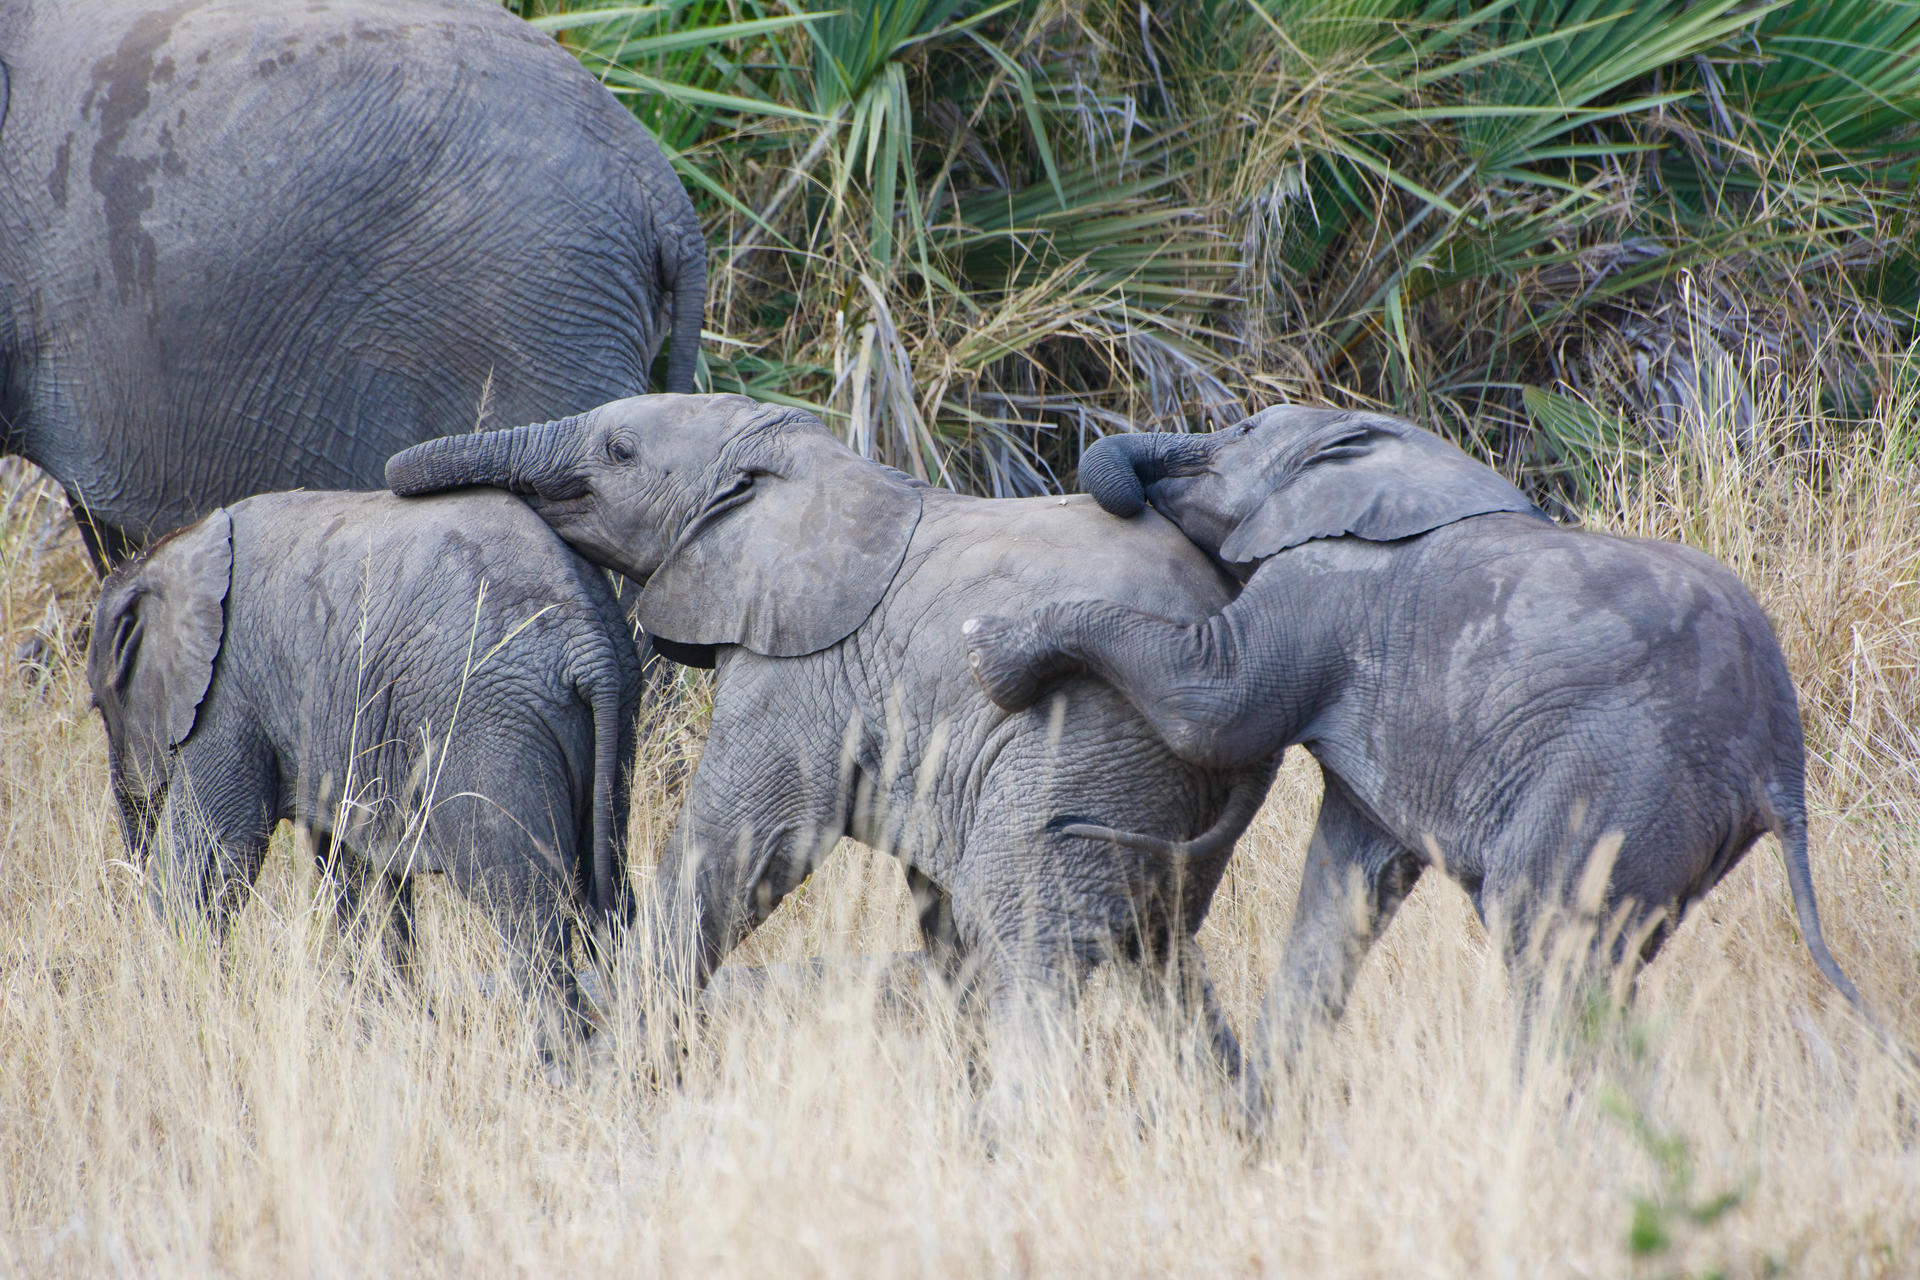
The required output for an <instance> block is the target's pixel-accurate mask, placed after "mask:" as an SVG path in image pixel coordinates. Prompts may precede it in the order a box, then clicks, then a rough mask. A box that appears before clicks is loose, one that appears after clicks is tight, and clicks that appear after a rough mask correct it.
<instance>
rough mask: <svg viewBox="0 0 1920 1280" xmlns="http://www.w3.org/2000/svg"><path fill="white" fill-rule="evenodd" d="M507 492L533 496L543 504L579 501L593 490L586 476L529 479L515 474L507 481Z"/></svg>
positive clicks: (528, 496)
mask: <svg viewBox="0 0 1920 1280" xmlns="http://www.w3.org/2000/svg"><path fill="white" fill-rule="evenodd" d="M507 492H508V493H511V494H512V495H513V496H514V497H516V498H532V499H534V500H536V501H538V502H539V503H541V504H543V505H544V504H549V503H551V504H556V505H557V504H563V503H578V502H579V501H580V500H581V499H583V498H586V497H587V496H588V495H589V494H590V493H591V492H592V486H591V485H589V484H588V483H587V480H586V477H584V476H564V477H562V478H560V479H558V480H550V479H545V478H542V479H538V480H529V479H524V478H522V477H519V476H515V477H513V478H512V479H509V480H508V481H507Z"/></svg>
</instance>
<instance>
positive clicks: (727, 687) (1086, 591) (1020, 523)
mask: <svg viewBox="0 0 1920 1280" xmlns="http://www.w3.org/2000/svg"><path fill="white" fill-rule="evenodd" d="M387 477H388V480H389V482H390V483H391V484H392V485H393V487H394V489H395V490H396V491H397V492H400V493H404V494H416V493H427V492H431V491H434V490H438V489H444V488H449V487H454V486H459V485H467V484H497V485H501V486H504V487H506V488H509V489H511V490H512V491H514V492H516V493H519V494H522V495H524V496H525V498H526V500H527V501H528V502H529V503H530V504H531V505H532V506H533V508H534V510H535V511H537V512H538V513H539V514H540V515H541V516H543V517H544V518H545V519H546V520H547V521H548V523H549V524H551V525H552V526H553V528H554V529H555V530H556V531H557V532H558V533H559V534H560V536H561V537H562V538H564V539H566V540H567V541H568V542H570V543H572V544H573V546H574V547H576V548H577V549H579V550H580V551H582V552H584V553H585V554H586V555H587V556H588V558H590V559H592V560H595V561H598V562H599V563H601V564H603V565H605V566H607V567H609V568H613V569H617V570H619V571H620V572H621V573H624V574H626V575H628V576H629V577H631V578H633V579H635V580H636V581H641V580H644V581H645V582H646V584H647V585H646V587H645V589H644V591H643V592H642V593H641V596H640V603H639V616H640V620H641V622H642V623H643V624H644V625H645V626H646V628H647V630H648V631H649V632H650V633H651V634H654V635H657V636H662V637H665V638H666V639H668V640H670V641H675V642H678V643H680V644H682V645H687V646H718V647H719V651H718V673H719V683H718V689H717V692H716V695H715V701H714V713H713V727H712V731H711V733H710V735H709V737H708V739H707V744H706V748H705V751H704V753H703V754H702V756H701V760H700V765H699V769H698V771H697V773H696V774H695V777H694V780H693V784H692V791H691V794H690V795H689V797H688V799H687V802H686V807H685V809H684V811H683V812H682V814H681V816H680V820H679V822H678V825H677V826H676V827H675V829H674V832H673V835H672V838H671V840H670V842H669V844H668V848H667V851H666V854H665V856H664V858H663V860H662V862H661V865H660V873H659V875H660V881H661V885H662V893H663V900H662V906H661V909H660V911H659V912H658V914H657V915H656V917H655V924H654V925H653V931H654V934H655V937H654V943H655V946H654V949H653V952H652V954H654V955H657V956H658V957H660V963H661V964H662V965H663V966H664V969H665V972H666V973H667V975H668V976H669V977H670V978H671V979H672V980H673V981H674V982H675V983H677V984H679V985H681V986H683V987H689V988H690V987H697V986H698V985H699V984H701V983H703V982H704V981H705V980H706V979H707V977H708V976H709V975H710V974H711V973H712V972H713V969H714V967H715V966H716V965H717V964H718V963H719V962H720V960H721V958H722V957H723V956H724V955H725V954H726V953H727V951H728V950H729V949H730V948H732V947H733V946H734V945H735V944H736V943H738V942H739V941H740V940H741V939H742V938H743V937H744V936H745V935H746V933H747V932H748V931H750V930H751V929H752V928H753V927H754V926H755V925H756V924H758V923H759V922H760V921H761V920H763V919H765V918H766V916H767V914H768V913H769V912H770V911H772V910H773V908H774V906H775V905H777V904H778V903H779V901H780V900H781V898H782V897H783V896H784V895H786V894H787V893H788V892H789V891H790V890H792V889H793V888H795V887H796V886H797V885H798V884H800V882H801V881H802V880H803V879H804V878H805V877H806V875H807V874H808V872H809V870H810V869H811V868H812V867H813V866H814V864H815V863H816V862H817V861H818V860H819V859H820V858H821V857H823V856H824V855H825V854H826V853H827V852H828V851H830V850H831V849H832V847H833V845H834V843H835V842H836V841H837V840H838V839H839V838H840V837H841V836H842V835H850V836H852V837H854V838H855V839H858V840H861V841H863V842H865V843H867V844H869V845H871V846H873V847H875V848H877V849H881V850H885V851H889V852H892V853H894V854H896V855H897V856H899V857H900V858H901V859H902V860H903V861H904V862H905V863H906V864H907V866H908V868H909V871H908V878H909V881H910V883H912V884H913V885H914V887H915V890H916V897H917V899H918V900H919V902H920V905H921V908H922V915H921V924H922V929H923V931H924V933H925V934H926V936H927V939H928V944H929V947H930V949H932V950H934V951H935V952H936V954H937V956H938V957H939V958H940V959H941V960H942V961H943V962H944V963H946V964H948V965H950V966H954V965H958V964H960V963H961V961H962V959H963V958H964V959H965V960H966V961H967V962H968V964H969V965H970V966H972V967H973V968H974V969H975V970H976V971H978V972H980V973H981V975H982V978H983V981H982V983H981V988H980V989H982V990H983V991H984V993H985V994H986V996H987V1000H988V1007H989V1009H990V1010H991V1011H993V1012H994V1013H995V1014H997V1015H999V1016H1000V1017H1001V1018H1004V1017H1005V1016H1008V1015H1010V1014H1014V1013H1017V1012H1018V1011H1020V1010H1021V1009H1023V1008H1024V1007H1026V1006H1027V1004H1028V1001H1029V999H1030V998H1031V997H1033V996H1034V995H1035V994H1036V993H1037V992H1040V991H1052V992H1056V993H1066V992H1069V991H1070V990H1071V989H1072V986H1073V985H1074V981H1073V980H1074V978H1075V976H1076V975H1077V974H1079V973H1080V972H1082V971H1084V969H1085V968H1086V967H1087V966H1088V965H1090V964H1092V963H1094V962H1095V961H1097V960H1098V959H1099V958H1101V956H1102V955H1104V954H1106V953H1107V952H1108V951H1110V950H1116V949H1117V950H1118V951H1119V952H1120V953H1122V954H1128V955H1136V956H1142V957H1145V958H1150V959H1156V960H1159V961H1162V962H1167V963H1173V962H1179V963H1180V964H1181V966H1182V968H1183V969H1184V970H1185V971H1186V972H1188V973H1190V974H1192V975H1193V978H1194V980H1193V981H1192V982H1191V983H1186V982H1183V983H1182V988H1183V989H1184V990H1186V991H1187V992H1188V994H1189V995H1192V996H1194V997H1195V998H1197V999H1199V1000H1200V1001H1201V1002H1202V1003H1201V1006H1200V1007H1201V1008H1202V1009H1203V1010H1204V1011H1205V1015H1206V1016H1207V1017H1208V1018H1209V1019H1210V1030H1211V1032H1212V1034H1213V1036H1214V1040H1215V1043H1216V1045H1217V1047H1218V1048H1219V1051H1220V1052H1221V1054H1222V1055H1223V1057H1224V1058H1225V1059H1226V1060H1227V1061H1228V1062H1229V1064H1234V1063H1237V1058H1238V1049H1237V1046H1236V1045H1235V1043H1234V1040H1233V1037H1232V1034H1231V1032H1230V1031H1229V1030H1228V1029H1227V1027H1226V1024H1225V1022H1224V1021H1223V1020H1221V1019H1220V1018H1219V1016H1218V1012H1217V1010H1215V1009H1214V1008H1213V1006H1212V1004H1211V1000H1210V996H1209V995H1208V993H1207V991H1206V987H1205V982H1204V977H1203V976H1201V975H1200V971H1199V969H1198V967H1197V959H1198V953H1197V951H1196V950H1195V949H1194V947H1193V933H1194V930H1195V929H1196V928H1197V927H1198V925H1199V922H1200V919H1201V917H1202V916H1203V914H1204V913H1205V910H1206V907H1207V904H1208V901H1209V900H1210V898H1211V896H1212V893H1213V890H1214V887H1215V885H1216V883H1217V881H1218V879H1219V877H1220V875H1221V873H1222V870H1223V869H1224V866H1225V863H1226V859H1227V856H1228V854H1229V853H1230V852H1231V850H1232V846H1233V842H1234V840H1235V839H1236V838H1237V837H1238V835H1239V833H1240V831H1241V830H1242V829H1243V828H1244V827H1245V825H1246V823H1247V822H1248V821H1249V820H1250V819H1251V817H1252V814H1253V811H1254V810H1255V809H1256V808H1257V807H1258V805H1259V802H1260V798H1261V796H1262V795H1263V794H1264V792H1265V790H1266V787H1267V784H1268V782H1269V781H1270V779H1271V776H1272V771H1271V768H1270V767H1268V766H1267V765H1266V764H1265V763H1264V762H1262V763H1260V764H1257V765H1255V766H1253V767H1252V768H1250V769H1243V770H1220V769H1212V768H1207V767H1204V766H1196V765H1191V764H1186V763H1183V762H1181V761H1179V760H1178V759H1176V758H1175V757H1174V756H1173V755H1172V754H1171V753H1170V752H1168V751H1167V750H1166V748H1165V747H1164V746H1163V745H1161V743H1160V742H1159V741H1158V740H1157V739H1156V738H1155V736H1154V734H1153V731H1152V730H1151V729H1150V728H1149V727H1148V726H1147V725H1146V724H1144V723H1143V722H1142V721H1141V720H1140V718H1139V717H1138V716H1137V715H1135V714H1134V713H1133V712H1132V710H1131V709H1130V708H1129V707H1128V706H1127V704H1126V702H1125V700H1124V699H1122V698H1120V697H1118V696H1117V695H1116V694H1114V693H1113V691H1112V690H1110V689H1107V688H1105V687H1103V686H1101V685H1100V684H1098V683H1096V682H1093V681H1080V682H1075V683H1070V684H1068V685H1064V686H1062V688H1061V689H1060V691H1059V696H1058V697H1056V698H1054V699H1052V700H1050V701H1049V702H1048V703H1047V704H1046V705H1045V706H1042V707H1038V708H1035V709H1034V710H1033V711H1032V712H1029V713H1023V714H1018V715H1013V716H1008V715H1006V714H1004V713H1003V712H1001V711H999V710H998V709H996V708H994V707H991V706H989V705H987V704H986V703H984V702H983V701H982V700H981V699H980V698H979V697H978V695H977V694H976V693H975V692H974V689H973V686H972V682H971V681H970V680H969V678H968V676H967V674H966V669H965V667H964V665H963V664H962V663H961V661H960V630H959V628H960V620H961V618H962V617H964V616H965V615H966V613H968V612H970V611H972V610H975V609H978V608H980V607H982V606H983V605H987V606H989V607H1000V608H1022V609H1024V608H1027V607H1030V606H1033V605H1037V604H1039V603H1040V602H1042V601H1045V600H1052V599H1062V598H1065V599H1076V598H1078V599H1091V598H1096V597H1102V596H1117V597H1119V598H1122V599H1126V600H1130V601H1133V602H1135V603H1137V604H1139V605H1141V606H1142V607H1150V608H1153V609H1155V610H1157V611H1160V612H1162V613H1166V614H1169V615H1172V616H1184V617H1199V616H1202V615H1204V614H1205V613H1207V612H1209V611H1212V610H1216V609H1218V608H1219V607H1220V606H1221V605H1223V604H1224V603H1225V602H1226V600H1227V598H1228V591H1229V585H1228V583H1227V582H1226V580H1225V579H1224V578H1223V577H1222V576H1221V575H1220V574H1219V573H1218V571H1217V570H1215V569H1214V568H1213V567H1212V566H1211V565H1209V564H1208V563H1207V560H1206V558H1205V557H1204V556H1202V555H1201V554H1200V553H1199V552H1198V551H1196V550H1195V549H1194V548H1193V547H1192V546H1191V545H1190V544H1189V543H1187V541H1186V540H1185V539H1183V538H1181V537H1180V536H1179V533H1178V532H1177V531H1176V530H1175V529H1173V528H1172V527H1171V526H1169V525H1167V524H1165V523H1164V522H1161V521H1158V520H1153V521H1145V522H1135V523H1132V524H1125V523H1122V522H1120V521H1116V520H1114V519H1112V518H1111V517H1110V516H1107V515H1105V514H1104V513H1102V512H1101V511H1100V510H1099V508H1098V507H1097V506H1095V505H1094V504H1093V503H1092V502H1088V501H1084V500H1078V499H1031V500H1026V501H992V500H986V499H978V498H967V497H962V496H959V495H956V494H953V493H949V492H945V491H943V490H938V489H930V488H928V487H926V486H924V485H922V484H919V483H918V482H915V481H912V480H909V479H908V478H907V477H905V476H903V475H901V474H900V473H898V472H896V471H892V470H890V469H888V468H885V467H882V466H880V465H878V464H877V463H874V462H871V461H868V460H867V459H864V458H861V457H859V456H858V455H856V454H854V453H853V452H852V451H850V450H849V449H848V448H847V447H846V446H845V445H843V444H841V443H840V442H839V441H838V440H836V439H835V438H834V437H833V436H832V435H831V434H830V433H829V432H828V431H827V430H826V429H825V428H824V427H822V426H821V425H820V424H819V422H818V421H816V420H815V419H813V418H812V417H810V416H808V415H806V414H804V413H799V412H797V411H794V410H790V409H779V408H769V407H763V406H761V405H759V404H756V403H755V402H753V401H751V400H748V399H744V398H742V397H738V396H656V397H649V398H644V399H633V400H627V401H622V402H619V403H615V404H610V405H605V406H602V407H601V408H599V409H596V410H593V411H592V412H590V413H587V414H585V415H582V416H580V417H577V418H573V419H569V420H566V421H561V422H549V423H544V424H539V425H535V426H529V427H522V428H519V429H517V430H513V431H505V432H495V433H489V434H485V435H469V436H464V437H455V438H451V439H446V440H439V441H434V442H432V443H429V444H425V445H420V446H417V447H416V448H413V449H410V450H408V451H407V452H405V453H403V454H401V455H399V456H398V457H396V458H395V459H394V460H393V461H392V463H391V464H390V465H389V466H388V469H387ZM1103 827H1123V828H1127V829H1130V830H1132V831H1136V832H1143V833H1146V836H1147V838H1146V839H1141V840H1136V841H1135V843H1134V844H1133V845H1130V846H1122V847H1116V846H1115V845H1114V844H1112V843H1109V842H1107V841H1105V840H1102V839H1100V838H1099V835H1100V829H1101V828H1103ZM1189 961H1192V962H1194V963H1193V964H1192V966H1191V967H1189V966H1188V962H1189Z"/></svg>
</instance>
